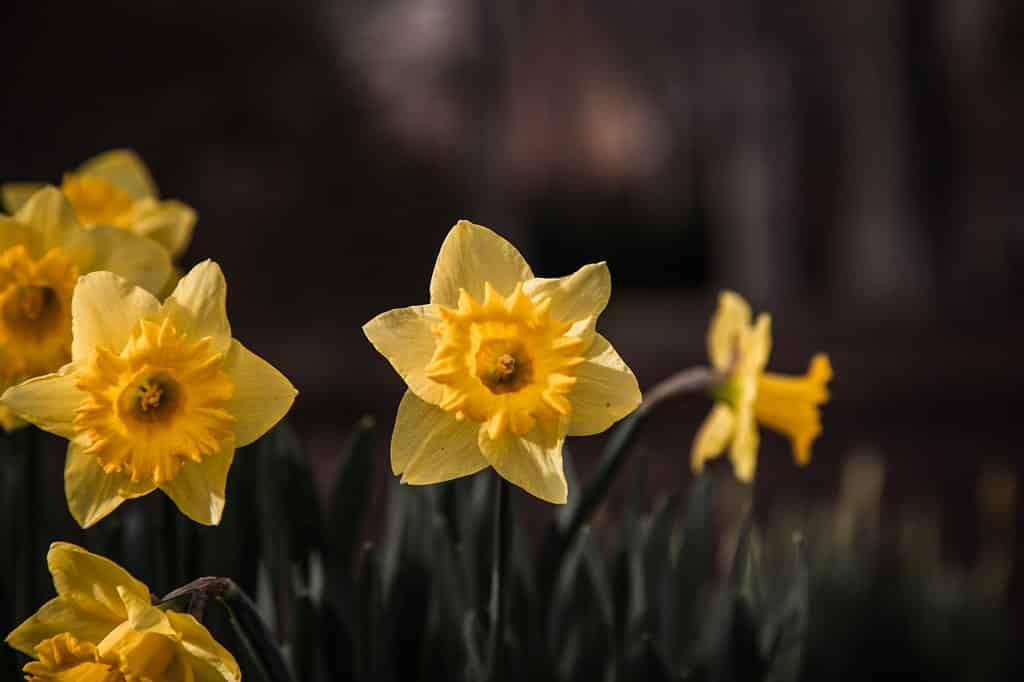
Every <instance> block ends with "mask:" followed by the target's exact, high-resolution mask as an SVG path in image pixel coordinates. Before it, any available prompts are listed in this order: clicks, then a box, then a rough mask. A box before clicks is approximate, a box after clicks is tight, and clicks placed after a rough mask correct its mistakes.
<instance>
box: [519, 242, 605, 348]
mask: <svg viewBox="0 0 1024 682" xmlns="http://www.w3.org/2000/svg"><path fill="white" fill-rule="evenodd" d="M523 292H524V293H526V294H527V295H528V296H529V297H530V298H532V299H533V300H535V301H540V300H541V299H545V298H547V299H551V317H553V318H554V319H556V320H561V321H563V322H571V323H572V327H570V328H569V331H568V332H566V334H569V335H570V336H578V337H580V338H582V339H585V340H587V342H589V341H590V339H591V338H592V337H593V334H594V326H595V325H596V324H597V317H598V315H600V314H601V313H602V312H603V311H604V309H605V306H607V305H608V299H609V297H610V296H611V294H612V279H611V274H610V273H609V272H608V265H607V264H606V263H603V262H602V263H591V264H589V265H584V266H583V267H582V268H580V269H579V270H577V271H576V272H574V273H573V274H571V275H568V276H566V277H555V278H550V279H547V278H540V277H538V278H534V279H530V280H527V281H526V282H524V283H523Z"/></svg>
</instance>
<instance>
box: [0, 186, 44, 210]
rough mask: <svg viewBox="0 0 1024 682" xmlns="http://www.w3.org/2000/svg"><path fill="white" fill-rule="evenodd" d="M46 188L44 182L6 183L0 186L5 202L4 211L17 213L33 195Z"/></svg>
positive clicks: (0, 196) (0, 195)
mask: <svg viewBox="0 0 1024 682" xmlns="http://www.w3.org/2000/svg"><path fill="white" fill-rule="evenodd" d="M45 186H46V184H45V183H42V182H5V183H4V184H3V185H0V198H2V200H3V206H4V210H5V211H7V212H8V213H16V212H17V211H18V209H19V208H21V207H22V206H24V205H25V202H27V201H28V200H29V198H30V197H31V196H32V195H33V194H35V193H36V192H38V191H39V190H41V189H42V188H43V187H45Z"/></svg>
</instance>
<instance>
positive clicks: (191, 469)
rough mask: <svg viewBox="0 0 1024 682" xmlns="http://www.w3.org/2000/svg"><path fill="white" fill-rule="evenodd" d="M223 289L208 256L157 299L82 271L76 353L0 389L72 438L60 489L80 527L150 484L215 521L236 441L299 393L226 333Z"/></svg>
mask: <svg viewBox="0 0 1024 682" xmlns="http://www.w3.org/2000/svg"><path fill="white" fill-rule="evenodd" d="M225 299H226V284H225V282H224V275H223V274H222V273H221V271H220V268H219V267H218V266H217V264H216V263H213V262H212V261H205V262H203V263H200V264H199V265H197V266H196V267H195V268H193V269H192V271H191V272H190V273H188V274H187V275H185V277H183V278H182V279H181V281H180V282H179V283H178V286H177V287H176V288H175V289H174V291H173V292H172V293H171V295H170V296H169V297H168V298H167V300H166V301H164V303H163V304H161V303H160V301H158V300H157V299H156V298H155V297H154V296H153V295H152V294H150V293H149V292H148V291H145V290H143V289H140V288H138V287H133V286H132V285H131V284H129V283H128V282H126V281H125V280H123V279H121V278H120V277H118V276H116V275H114V274H111V273H109V272H96V273H92V274H90V275H86V276H85V277H83V278H82V279H81V280H79V283H78V286H77V287H76V288H75V293H74V297H73V299H72V301H71V308H72V311H73V330H72V331H73V340H72V342H71V362H70V363H68V364H67V365H65V366H64V367H62V368H60V370H59V371H58V372H56V373H54V374H48V375H46V376H42V377H37V378H35V379H32V380H30V381H27V382H25V383H23V384H20V385H18V386H15V387H13V388H10V389H8V390H7V392H6V393H4V395H3V396H2V397H0V402H2V403H3V404H5V405H7V406H8V407H9V408H10V409H12V410H13V411H14V412H15V413H16V414H18V415H19V416H20V417H22V418H24V419H27V420H28V421H30V422H32V423H33V424H35V425H37V426H39V427H40V428H42V429H45V430H47V431H50V432H52V433H55V434H57V435H59V436H63V437H64V438H67V439H68V440H69V441H70V443H69V445H68V455H67V462H66V464H65V468H64V484H65V492H66V494H67V499H68V506H69V507H70V509H71V514H72V516H74V518H75V520H76V521H78V523H79V524H81V525H82V526H83V527H86V528H87V527H89V526H91V525H92V524H94V523H96V522H97V521H99V520H100V519H102V518H103V517H104V516H106V515H107V514H109V513H110V512H112V511H113V510H114V509H115V508H117V506H118V505H120V504H121V503H122V502H123V501H124V500H125V499H129V498H134V497H140V496H142V495H146V494H147V493H150V492H152V491H153V490H154V489H156V488H160V489H161V490H163V491H164V492H165V493H167V495H169V496H170V497H171V499H173V500H174V502H175V504H177V505H178V508H179V509H180V510H181V511H182V512H183V513H185V514H186V515H187V516H189V517H190V518H192V519H194V520H195V521H198V522H199V523H203V524H209V525H212V524H216V523H218V522H219V521H220V517H221V512H222V511H223V508H224V485H225V483H226V481H227V475H228V468H229V467H230V466H231V462H232V459H233V458H234V453H235V448H236V447H242V446H244V445H248V444H249V443H252V442H253V441H254V440H256V439H257V438H259V437H260V436H261V435H263V434H264V433H265V432H266V431H267V430H268V429H270V428H271V427H272V426H273V425H274V424H276V423H277V422H278V420H280V419H281V417H283V416H284V414H285V413H286V412H287V411H288V409H289V408H290V407H291V405H292V402H293V401H294V399H295V395H296V391H295V389H294V388H293V387H292V385H291V383H289V381H288V380H287V379H286V378H285V377H284V376H283V375H282V374H281V373H280V372H278V371H277V370H276V369H274V368H273V367H272V366H271V365H269V364H268V363H267V362H266V361H265V360H263V359H261V358H259V357H258V356H256V355H254V354H253V353H251V352H250V351H248V350H247V349H246V348H245V347H244V346H242V344H240V343H239V342H238V341H237V340H235V339H232V338H231V328H230V326H229V325H228V318H227V314H226V311H225Z"/></svg>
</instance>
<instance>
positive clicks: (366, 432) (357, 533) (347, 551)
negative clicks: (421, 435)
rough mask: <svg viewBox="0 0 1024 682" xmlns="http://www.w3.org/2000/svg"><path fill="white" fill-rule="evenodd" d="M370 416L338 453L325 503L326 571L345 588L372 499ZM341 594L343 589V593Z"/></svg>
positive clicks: (355, 429)
mask: <svg viewBox="0 0 1024 682" xmlns="http://www.w3.org/2000/svg"><path fill="white" fill-rule="evenodd" d="M374 429H375V423H374V420H373V417H369V416H367V417H363V418H362V419H361V420H359V423H358V424H356V426H355V428H354V429H353V430H352V433H351V435H350V436H349V437H348V440H347V441H346V443H345V445H344V447H343V448H342V450H341V458H342V461H341V466H340V468H339V469H338V473H337V476H336V477H335V479H334V486H333V488H332V489H331V493H330V496H329V497H328V500H327V528H326V535H327V540H328V542H327V571H328V580H329V581H330V582H331V584H332V585H335V586H339V585H341V586H343V585H349V584H351V581H352V576H353V571H354V565H353V564H354V559H355V555H356V551H357V549H358V548H359V546H360V542H361V539H362V537H361V536H362V531H363V524H364V522H365V520H366V517H367V515H368V513H369V511H370V506H371V503H372V500H373V473H374V465H375V461H374V446H375V443H374ZM343 591H344V590H343Z"/></svg>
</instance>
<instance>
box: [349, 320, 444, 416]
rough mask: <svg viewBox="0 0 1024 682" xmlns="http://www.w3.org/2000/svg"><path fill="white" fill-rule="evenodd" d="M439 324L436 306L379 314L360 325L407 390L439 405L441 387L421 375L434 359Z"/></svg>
mask: <svg viewBox="0 0 1024 682" xmlns="http://www.w3.org/2000/svg"><path fill="white" fill-rule="evenodd" d="M438 322H440V317H438V315H437V309H436V306H434V305H431V304H427V305H417V306H411V307H409V308H396V309H394V310H389V311H387V312H386V313H381V314H380V315H378V316H377V317H375V318H373V319H372V320H370V321H369V322H367V323H366V324H364V325H363V333H364V334H366V338H368V339H369V340H370V343H372V344H373V347H374V348H376V349H377V352H378V353H380V354H381V355H383V356H384V357H385V358H387V360H388V362H390V363H391V366H392V367H394V368H395V371H396V372H398V374H399V375H400V376H401V377H402V379H404V380H405V383H406V384H408V386H409V389H410V390H411V391H412V392H413V393H415V394H416V395H418V396H419V397H420V398H421V399H423V400H426V401H427V402H428V403H432V404H434V405H437V404H440V402H441V395H442V393H443V387H442V386H441V384H438V383H437V382H434V381H431V380H430V379H428V378H427V377H426V376H425V375H424V370H425V368H426V366H427V365H428V364H429V363H430V359H431V357H433V355H434V348H435V346H436V345H437V336H435V335H434V332H433V328H434V325H435V324H437V323H438Z"/></svg>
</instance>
